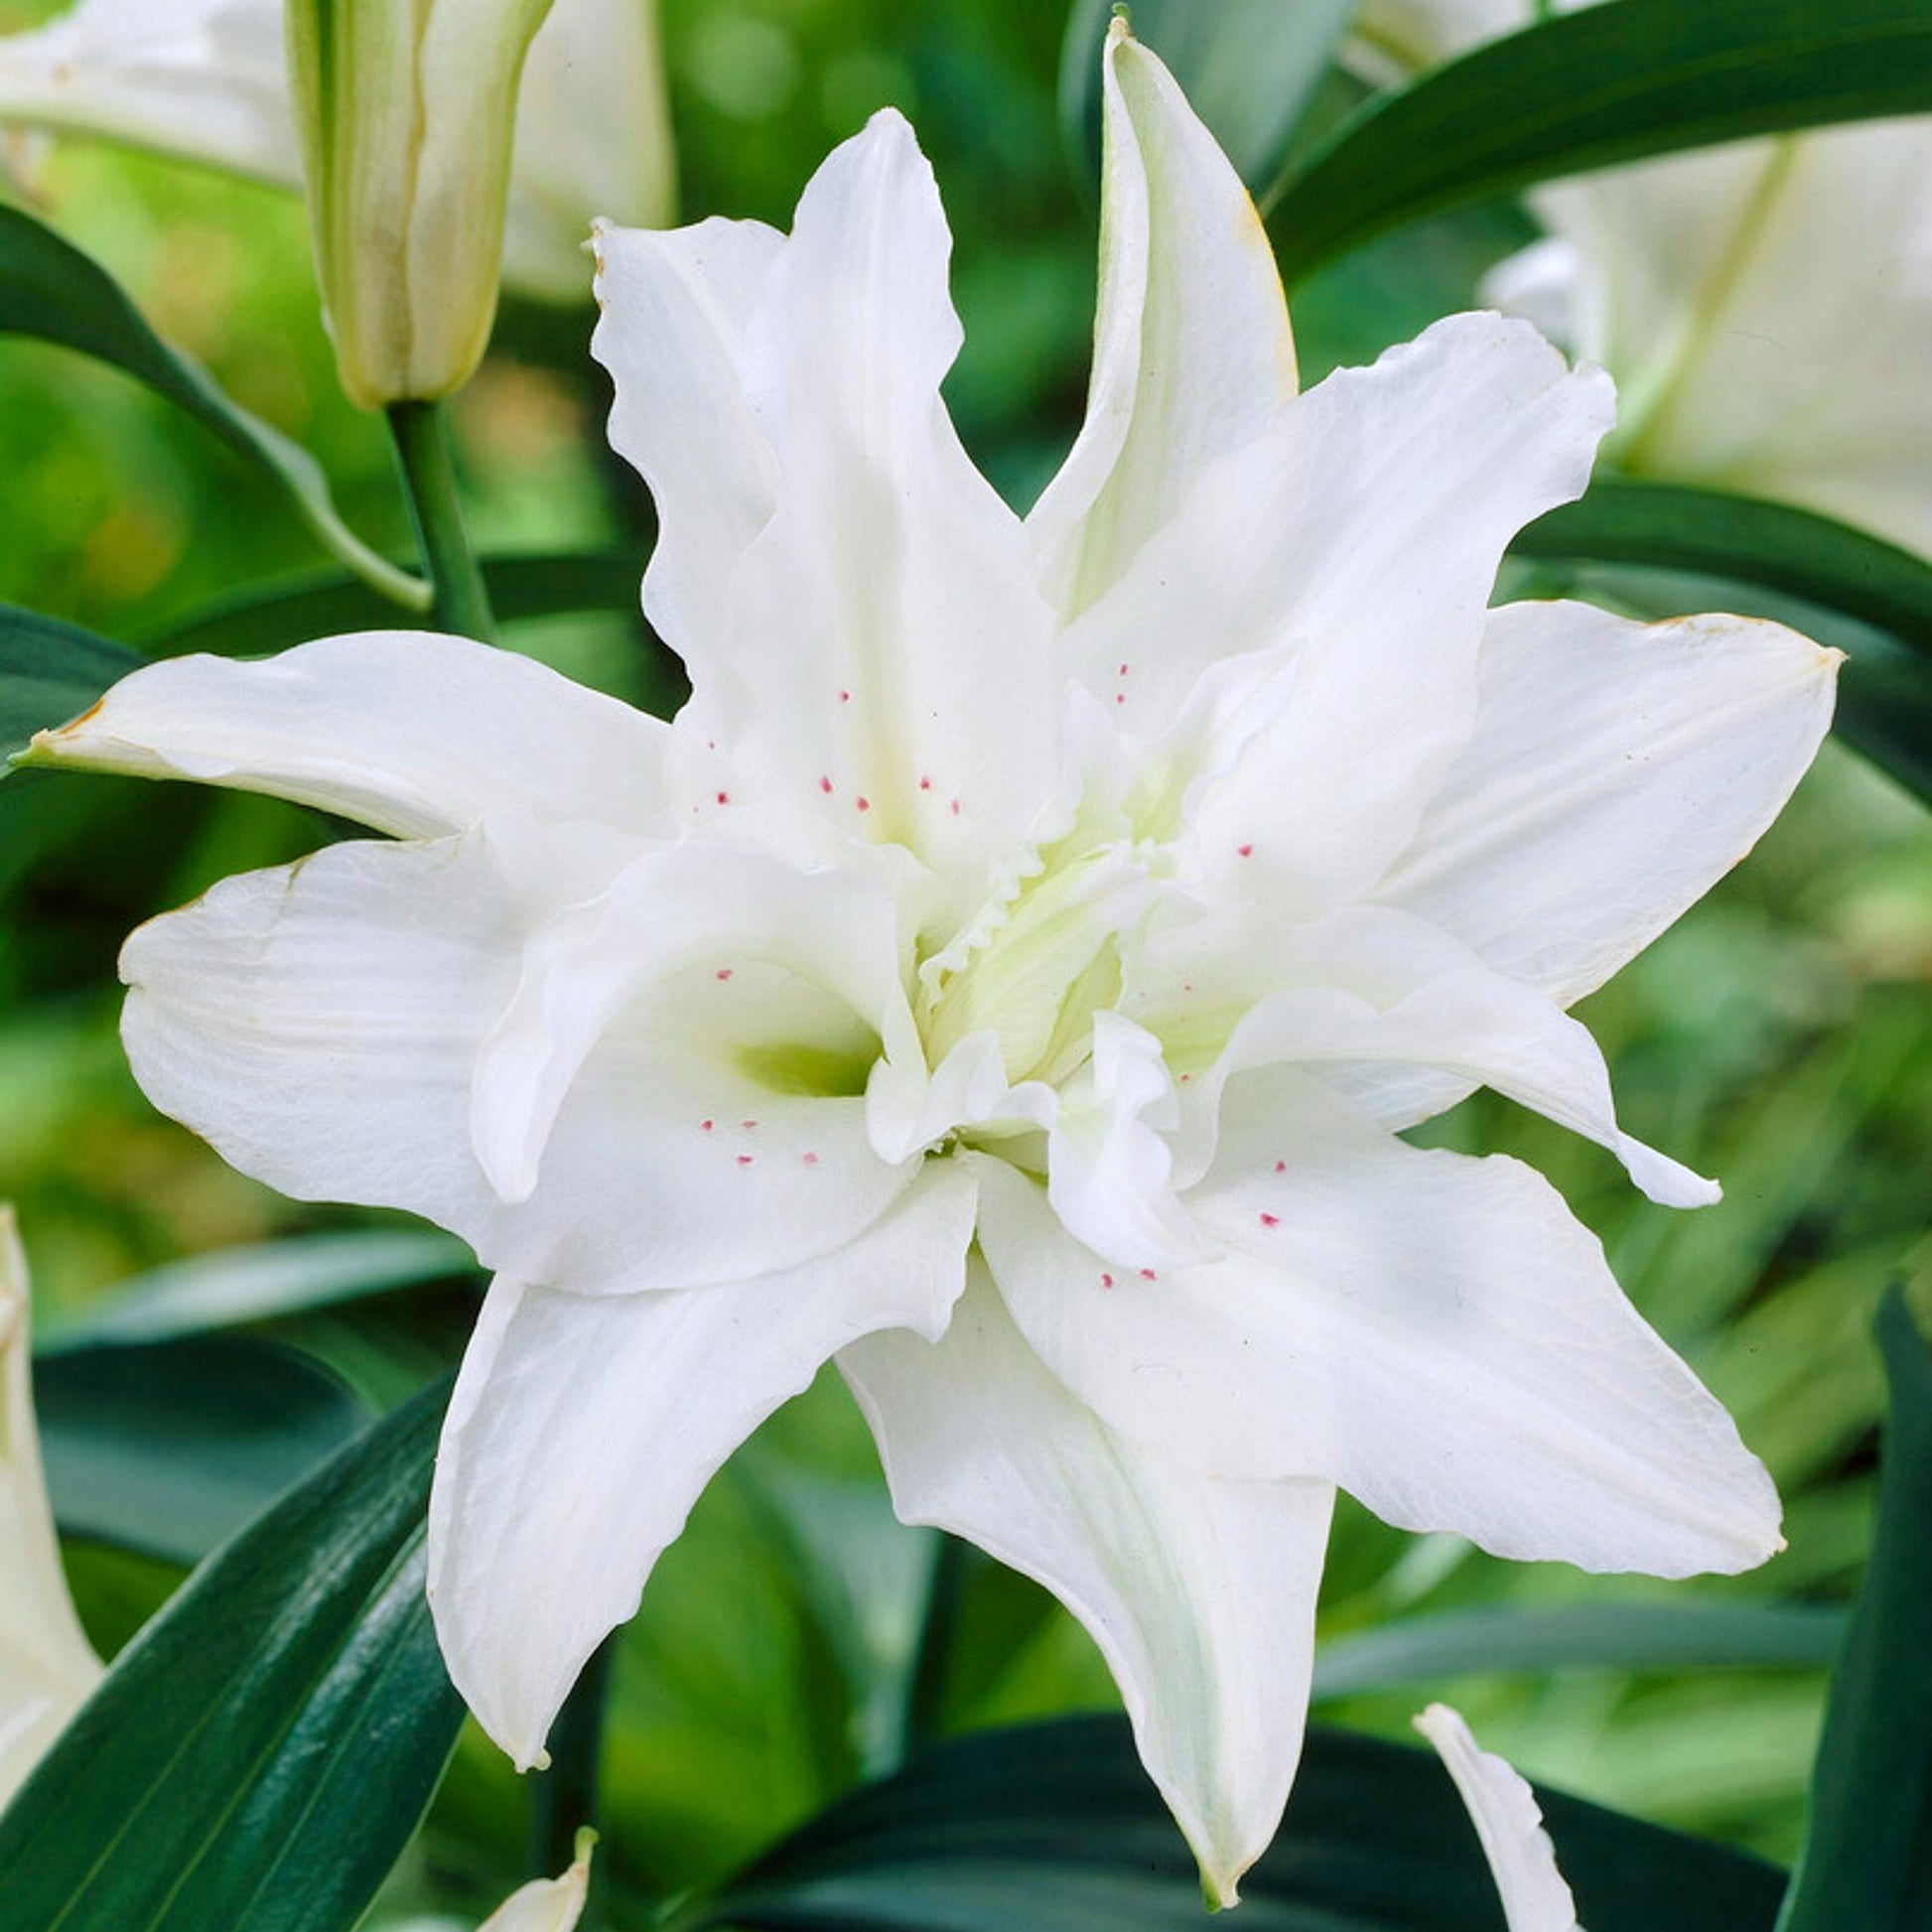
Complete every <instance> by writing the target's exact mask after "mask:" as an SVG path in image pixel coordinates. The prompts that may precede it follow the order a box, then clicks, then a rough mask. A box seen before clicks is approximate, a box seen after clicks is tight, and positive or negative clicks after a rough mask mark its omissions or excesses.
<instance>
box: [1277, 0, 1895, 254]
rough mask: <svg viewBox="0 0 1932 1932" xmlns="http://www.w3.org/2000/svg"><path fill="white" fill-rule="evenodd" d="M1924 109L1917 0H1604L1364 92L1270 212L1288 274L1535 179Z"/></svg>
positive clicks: (1282, 186)
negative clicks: (1366, 96)
mask: <svg viewBox="0 0 1932 1932" xmlns="http://www.w3.org/2000/svg"><path fill="white" fill-rule="evenodd" d="M1928 108H1932V12H1929V11H1928V10H1927V8H1926V7H1925V6H1924V4H1923V0H1699V3H1698V4H1697V5H1696V6H1686V5H1685V4H1684V0H1610V4H1608V5H1604V6H1596V7H1589V8H1586V9H1585V10H1584V11H1582V12H1579V13H1574V14H1565V15H1562V16H1560V17H1558V18H1556V19H1552V20H1546V21H1543V22H1541V23H1540V24H1538V25H1536V26H1534V27H1530V28H1528V29H1526V30H1525V31H1523V32H1522V33H1519V34H1513V35H1510V36H1509V37H1508V38H1506V39H1503V40H1499V41H1493V42H1490V43H1489V44H1488V45H1486V46H1484V47H1480V48H1477V49H1476V50H1475V51H1474V52H1473V53H1471V54H1469V55H1466V56H1465V57H1464V58H1462V59H1461V60H1459V61H1454V62H1451V63H1450V64H1449V65H1448V66H1447V67H1444V68H1440V69H1436V70H1435V71H1433V72H1431V73H1428V74H1425V75H1424V76H1423V77H1422V78H1421V79H1419V80H1417V81H1416V82H1414V83H1413V84H1412V85H1410V86H1408V87H1404V88H1402V89H1400V90H1398V91H1395V92H1392V93H1388V94H1384V95H1381V96H1379V97H1378V98H1376V99H1374V100H1372V101H1370V102H1369V103H1367V105H1365V106H1364V107H1363V108H1362V109H1361V110H1360V111H1359V112H1358V113H1357V114H1355V115H1354V116H1353V117H1351V118H1350V119H1349V120H1348V121H1347V122H1345V123H1344V124H1343V125H1342V126H1341V127H1340V128H1339V129H1337V130H1336V132H1335V133H1334V135H1333V136H1331V137H1330V139H1329V140H1327V141H1326V142H1324V143H1323V144H1322V145H1321V147H1320V148H1319V149H1317V150H1316V152H1315V153H1314V154H1312V155H1311V156H1310V157H1309V158H1308V159H1307V160H1306V161H1305V162H1303V163H1302V164H1300V165H1299V166H1297V167H1296V168H1295V169H1294V170H1293V171H1292V172H1291V173H1290V174H1289V175H1288V176H1287V177H1286V178H1285V179H1284V180H1283V181H1282V182H1280V183H1278V184H1277V186H1276V188H1275V189H1274V190H1273V191H1272V193H1271V195H1270V196H1269V197H1268V198H1267V201H1266V204H1265V206H1266V208H1267V211H1268V213H1269V226H1270V228H1271V230H1272V232H1273V233H1274V235H1275V237H1276V240H1277V244H1278V248H1279V251H1280V254H1281V258H1282V267H1283V272H1284V273H1285V274H1286V275H1287V276H1288V277H1289V278H1290V280H1295V279H1297V278H1299V277H1300V276H1302V275H1305V274H1306V273H1307V272H1308V271H1309V270H1310V269H1311V268H1313V267H1315V266H1316V265H1317V264H1319V263H1320V262H1323V261H1326V260H1328V259H1329V258H1330V257H1332V256H1335V255H1338V254H1341V253H1343V252H1344V251H1345V250H1347V249H1349V248H1352V247H1354V246H1356V245H1357V244H1358V243H1360V242H1363V241H1366V240H1368V239H1369V238H1370V237H1371V236H1373V235H1376V234H1380V233H1381V232H1383V231H1384V230H1385V229H1388V228H1393V227H1396V226H1399V225H1400V224H1401V223H1403V222H1407V221H1413V220H1417V219H1419V218H1420V217H1422V216H1423V215H1427V214H1434V213H1436V212H1438V211H1439V210H1441V209H1443V208H1448V207H1456V206H1458V205H1460V204H1463V203H1467V202H1473V201H1480V200H1482V199H1484V198H1486V197H1490V196H1495V195H1501V194H1505V193H1507V192H1508V191H1510V190H1511V189H1516V188H1521V187H1523V186H1525V185H1527V184H1528V183H1531V182H1538V181H1550V180H1554V179H1556V178H1557V177H1559V176H1562V175H1573V174H1579V173H1582V172H1584V171H1585V170H1587V169H1590V168H1601V167H1605V166H1607V165H1609V164H1610V163H1612V162H1617V161H1634V160H1638V159H1641V158H1642V157H1644V156H1646V155H1654V154H1668V153H1671V152H1673V151H1676V150H1678V149H1683V148H1696V147H1704V146H1707V145H1710V144H1712V143H1714V142H1719V141H1731V140H1737V139H1740V138H1742V137H1743V136H1745V135H1751V134H1774V133H1778V132H1781V131H1784V130H1787V129H1790V128H1800V127H1816V126H1823V125H1826V124H1828V123H1833V122H1839V121H1855V120H1867V119H1873V118H1876V117H1880V116H1884V115H1892V114H1912V113H1923V112H1924V111H1926V110H1927V109H1928Z"/></svg>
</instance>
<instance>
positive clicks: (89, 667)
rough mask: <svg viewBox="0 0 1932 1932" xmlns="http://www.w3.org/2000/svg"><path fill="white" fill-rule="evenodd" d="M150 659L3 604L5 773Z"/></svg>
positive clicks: (0, 715)
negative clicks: (41, 735) (36, 742)
mask: <svg viewBox="0 0 1932 1932" xmlns="http://www.w3.org/2000/svg"><path fill="white" fill-rule="evenodd" d="M5 211H6V210H5V209H4V208H0V213H5ZM145 662H146V659H144V658H143V657H142V656H141V655H140V653H139V652H138V651H132V650H129V649H128V647H127V646H126V645H125V644H115V643H110V642H109V641H108V640H107V639H106V638H105V637H96V636H95V635H94V633H93V632H92V631H91V630H82V629H81V628H80V627H79V626H78V625H77V624H71V623H63V622H62V621H60V619H58V618H44V617H42V616H41V615H40V614H39V612H37V611H22V610H19V609H17V608H16V607H15V606H14V605H11V604H0V777H4V776H5V775H6V766H5V760H6V759H10V758H12V757H13V755H14V754H15V753H16V752H24V751H25V750H26V749H27V741H28V740H29V739H30V738H32V737H33V735H34V734H35V733H36V732H38V731H46V730H48V729H49V728H50V727H52V726H54V725H64V724H66V723H67V721H68V720H69V718H75V717H78V716H79V714H80V713H81V712H83V711H85V710H86V709H87V707H88V706H89V705H90V704H92V703H93V702H94V701H95V699H97V698H98V697H99V696H100V694H101V693H102V692H103V691H105V690H106V689H107V687H108V686H109V685H110V684H112V683H113V682H114V681H115V680H116V679H117V678H123V677H125V676H126V675H127V674H128V672H129V671H133V670H138V669H139V668H140V667H141V665H142V664H143V663H145Z"/></svg>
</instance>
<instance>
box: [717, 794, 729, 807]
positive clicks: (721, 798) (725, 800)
mask: <svg viewBox="0 0 1932 1932" xmlns="http://www.w3.org/2000/svg"><path fill="white" fill-rule="evenodd" d="M731 801H732V795H731V793H730V792H728V791H721V792H720V793H719V794H718V802H719V804H721V805H729V804H730V803H731Z"/></svg>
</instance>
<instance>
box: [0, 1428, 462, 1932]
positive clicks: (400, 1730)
mask: <svg viewBox="0 0 1932 1932" xmlns="http://www.w3.org/2000/svg"><path fill="white" fill-rule="evenodd" d="M444 1400H445V1392H444V1391H442V1390H436V1391H433V1392H430V1393H429V1394H427V1395H425V1396H424V1397H423V1398H422V1399H420V1400H418V1401H417V1402H415V1403H412V1404H411V1405H410V1406H409V1407H408V1408H407V1409H404V1410H401V1411H399V1412H398V1413H397V1414H396V1415H394V1416H392V1417H390V1418H389V1419H388V1420H387V1421H385V1422H382V1423H379V1424H377V1425H376V1426H375V1427H373V1428H372V1429H370V1430H368V1431H367V1432H366V1433H365V1434H364V1435H362V1436H361V1437H359V1438H358V1439H357V1440H356V1441H355V1442H354V1443H352V1444H351V1445H350V1446H349V1447H348V1448H347V1449H345V1450H344V1451H343V1452H342V1453H341V1454H340V1455H338V1456H337V1457H335V1458H334V1459H333V1460H332V1461H331V1462H330V1463H329V1464H328V1465H327V1466H326V1467H324V1468H322V1469H320V1470H318V1471H317V1472H316V1474H315V1475H314V1476H312V1477H311V1478H310V1479H309V1481H307V1482H305V1483H304V1484H303V1485H302V1487H301V1488H300V1489H299V1490H297V1491H296V1492H295V1493H294V1494H292V1495H291V1496H289V1497H288V1498H287V1499H286V1500H285V1501H284V1502H283V1503H281V1504H280V1505H279V1506H278V1507H277V1508H276V1509H275V1510H274V1511H272V1512H271V1513H270V1514H269V1515H267V1516H265V1517H263V1518H262V1519H261V1520H260V1521H258V1522H257V1523H255V1524H254V1525H253V1526H252V1527H251V1528H249V1529H248V1530H246V1531H244V1532H243V1533H242V1534H241V1535H240V1536H239V1537H237V1538H236V1539H235V1540H234V1541H233V1542H232V1543H230V1544H228V1545H227V1546H226V1547H225V1548H224V1549H223V1550H221V1551H220V1553H219V1554H218V1555H216V1556H214V1557H213V1558H211V1559H209V1561H208V1562H207V1564H206V1565H204V1566H203V1568H202V1569H201V1570H200V1571H198V1572H197V1573H196V1575H195V1576H194V1577H193V1578H192V1579H191V1580H190V1581H189V1583H188V1584H187V1586H186V1587H184V1588H183V1589H182V1590H181V1592H180V1593H179V1594H178V1595H177V1596H176V1597H175V1598H174V1599H173V1600H172V1601H171V1602H170V1603H169V1605H168V1607H167V1608H166V1609H165V1610H164V1611H163V1612H162V1613H161V1615H160V1616H158V1617H157V1618H156V1619H155V1621H154V1622H153V1623H151V1624H150V1625H149V1626H148V1627H147V1629H146V1630H144V1631H143V1632H142V1633H141V1635H140V1636H139V1637H138V1638H136V1639H135V1641H134V1642H133V1643H132V1644H130V1645H129V1646H128V1648H127V1649H126V1650H125V1651H123V1652H122V1653H121V1656H120V1657H119V1659H118V1660H117V1661H116V1663H115V1665H114V1667H113V1669H112V1670H111V1671H110V1672H109V1673H108V1675H107V1677H106V1678H105V1679H104V1680H103V1681H102V1683H101V1685H100V1687H99V1689H98V1690H97V1691H96V1692H95V1693H94V1695H93V1697H92V1698H90V1699H89V1700H88V1702H87V1703H86V1705H85V1706H83V1707H82V1709H81V1711H80V1712H79V1714H78V1715H77V1716H76V1717H75V1719H74V1721H73V1723H72V1724H71V1725H69V1727H68V1729H67V1731H66V1732H65V1733H64V1735H63V1736H62V1738H61V1740H60V1741H59V1742H58V1743H57V1744H56V1745H55V1746H54V1748H53V1750H52V1751H50V1752H49V1753H48V1755H47V1756H46V1757H45V1758H44V1759H42V1761H41V1763H40V1765H39V1767H38V1768H37V1769H36V1771H35V1773H34V1775H33V1776H32V1777H31V1778H30V1779H29V1780H28V1782H27V1783H26V1784H25V1785H24V1786H23V1787H22V1789H21V1791H20V1793H19V1794H18V1796H17V1797H16V1798H15V1800H14V1802H13V1803H12V1804H11V1805H10V1806H9V1807H8V1809H7V1811H6V1813H5V1815H4V1816H3V1817H0V1898H4V1899H5V1901H6V1924H7V1932H57V1928H58V1932H209V1929H210V1928H212V1927H236V1928H239V1927H244V1926H245V1927H246V1928H247V1932H348V1928H349V1927H351V1926H353V1925H354V1923H355V1922H356V1920H357V1919H358V1918H360V1917H361V1915H362V1913H363V1911H364V1910H365V1908H366V1907H367V1905H368V1903H369V1900H370V1899H371V1898H372V1897H373V1896H374V1894H375V1890H376V1887H377V1886H378V1885H379V1884H380V1883H381V1881H382V1879H383V1877H384V1876H385V1875H386V1873H387V1872H388V1869H389V1867H390V1865H391V1864H392V1863H394V1861H395V1859H396V1856H397V1854H398V1853H399V1852H400V1851H401V1850H402V1848H403V1846H404V1845H405V1844H406V1843H407V1841H408V1839H409V1837H410V1835H411V1834H412V1833H413V1832H414V1831H415V1829H416V1824H417V1821H418V1820H419V1819H420V1818H421V1817H422V1815H423V1811H424V1808H425V1807H426V1806H427V1805H428V1803H429V1799H430V1795H431V1793H432V1792H433V1791H434V1790H435V1788H436V1782H437V1779H438V1778H439V1777H440V1776H441V1774H442V1769H443V1765H444V1762H445V1760H446V1759H447V1757H448V1756H449V1752H450V1746H451V1744H452V1742H453V1741H454V1739H455V1737H456V1733H457V1726H458V1725H459V1724H460V1723H461V1721H462V1717H463V1707H462V1705H461V1703H460V1702H459V1701H458V1699H457V1697H456V1694H455V1692H454V1691H453V1690H452V1689H451V1688H450V1683H449V1679H448V1677H447V1675H446V1674H445V1672H444V1669H443V1660H442V1657H441V1655H440V1653H439V1652H438V1650H437V1647H436V1637H435V1633H434V1631H433V1630H432V1628H431V1626H430V1620H429V1609H428V1605H427V1604H426V1602H425V1601H424V1597H423V1571H424V1564H423V1514H424V1508H425V1505H426V1501H427V1497H428V1492H429V1479H430V1469H431V1464H432V1452H433V1449H434V1446H435V1440H436V1432H437V1428H438V1423H439V1420H440V1417H441V1413H442V1408H443V1403H444Z"/></svg>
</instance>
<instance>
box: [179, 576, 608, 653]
mask: <svg viewBox="0 0 1932 1932" xmlns="http://www.w3.org/2000/svg"><path fill="white" fill-rule="evenodd" d="M642 574H643V561H642V559H641V557H639V556H638V555H637V554H636V553H634V552H632V551H627V550H566V551H558V552H550V553H543V554H537V555H532V556H511V557H485V558H483V581H484V583H485V584H486V585H487V586H488V587H489V602H490V606H491V608H492V609H493V610H494V612H495V614H496V620H497V621H498V622H499V623H514V622H516V621H518V620H520V619H523V618H552V617H563V616H571V615H574V614H576V613H578V612H584V611H621V612H622V613H624V614H625V615H626V616H628V615H630V614H632V613H634V612H635V611H636V609H637V586H638V583H639V581H640V579H641V577H642ZM395 623H396V613H395V609H394V607H393V606H392V605H390V604H389V603H388V601H387V600H386V599H384V598H382V597H379V596H378V595H376V593H374V592H373V591H371V590H370V589H369V587H368V586H367V585H366V584H362V583H359V582H357V580H356V579H355V578H353V577H347V576H345V575H343V574H342V573H341V572H338V571H316V572H313V573H311V574H309V575H305V576H302V577H296V578H291V579H289V580H287V581H285V582H283V583H280V584H273V585H270V586H269V587H268V588H267V589H265V590H249V591H244V592H242V593H240V594H239V595H238V596H235V597H232V598H224V599H223V600H222V601H221V602H220V603H218V604H215V605H213V606H211V607H209V608H207V609H206V610H202V611H198V612H195V613H194V614H193V615H192V616H189V617H186V618H178V619H175V620H173V621H171V622H170V623H169V624H168V625H167V626H166V627H165V628H164V629H162V630H161V631H159V632H158V633H156V634H155V635H154V636H152V637H148V638H145V639H144V640H143V641H144V644H145V646H146V648H147V649H148V650H150V651H152V652H153V653H154V655H155V656H157V657H179V656H180V655H181V654H182V653H183V652H185V651H191V650H207V651H213V652H215V653H216V654H218V655H220V656H223V657H252V656H259V655H262V654H265V653H266V652H268V651H272V650H283V649H286V648H287V647H288V646H289V645H290V644H300V643H305V642H306V641H307V640H308V639H309V638H311V637H332V636H338V635H340V634H341V633H343V632H344V631H348V630H384V629H392V628H394V627H395Z"/></svg>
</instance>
